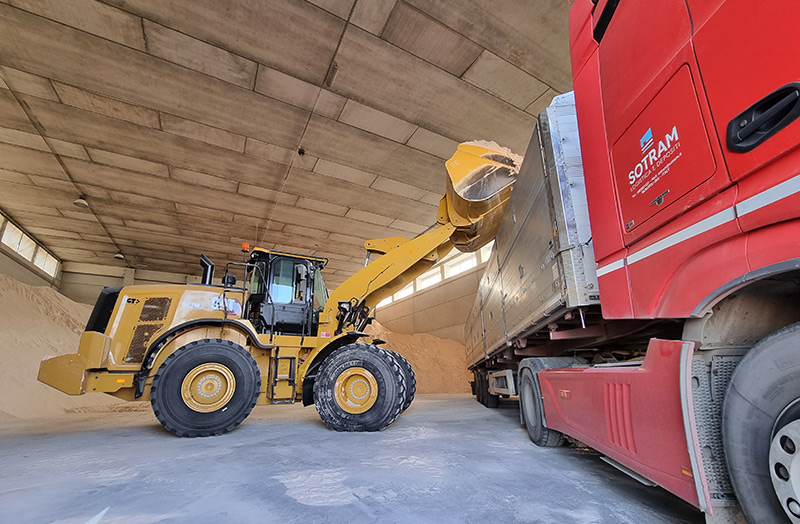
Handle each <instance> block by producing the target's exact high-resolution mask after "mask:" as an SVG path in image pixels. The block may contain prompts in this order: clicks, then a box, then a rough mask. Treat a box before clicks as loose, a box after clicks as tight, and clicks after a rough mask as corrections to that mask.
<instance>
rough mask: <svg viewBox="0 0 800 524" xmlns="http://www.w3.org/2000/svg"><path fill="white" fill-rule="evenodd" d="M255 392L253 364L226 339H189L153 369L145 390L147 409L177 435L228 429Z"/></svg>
mask: <svg viewBox="0 0 800 524" xmlns="http://www.w3.org/2000/svg"><path fill="white" fill-rule="evenodd" d="M260 390H261V373H260V372H259V369H258V364H256V361H255V360H254V359H253V357H252V356H251V355H250V353H248V352H247V350H246V349H244V348H243V347H242V346H240V345H238V344H235V343H234V342H232V341H230V340H223V339H204V340H196V341H194V342H190V343H189V344H186V345H185V346H183V347H181V348H178V349H177V350H176V351H175V352H174V353H172V354H171V355H170V356H169V357H167V359H166V360H165V361H164V363H163V364H161V366H160V367H159V368H158V371H156V374H155V376H154V377H153V384H152V386H151V388H150V404H151V406H152V408H153V413H154V414H155V416H156V418H157V419H158V420H159V422H161V424H162V425H163V426H164V428H165V429H166V430H167V431H169V432H171V433H174V434H175V435H178V436H179V437H208V436H212V435H222V434H223V433H227V432H228V431H231V430H232V429H234V428H235V427H236V426H238V425H239V424H241V422H242V421H243V420H244V419H245V418H247V415H249V414H250V411H252V409H253V406H255V405H256V401H257V400H258V394H259V392H260Z"/></svg>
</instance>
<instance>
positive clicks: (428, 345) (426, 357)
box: [366, 321, 472, 393]
mask: <svg viewBox="0 0 800 524" xmlns="http://www.w3.org/2000/svg"><path fill="white" fill-rule="evenodd" d="M366 332H367V333H369V334H370V335H371V336H373V337H377V338H381V339H383V340H385V341H386V344H384V345H383V347H385V348H387V349H392V350H394V351H397V352H398V353H400V354H401V355H403V356H404V357H406V358H407V359H408V361H409V362H410V363H411V366H412V367H413V368H414V372H415V373H416V374H417V393H469V391H470V389H469V381H470V380H472V373H470V372H469V371H467V353H466V349H465V348H464V344H461V343H459V342H456V341H455V340H450V339H447V338H439V337H437V336H434V335H429V334H427V333H419V334H416V335H406V334H403V333H394V332H392V331H389V330H388V329H386V328H385V327H383V326H382V325H380V324H379V323H378V322H377V321H373V322H372V325H370V326H367V329H366Z"/></svg>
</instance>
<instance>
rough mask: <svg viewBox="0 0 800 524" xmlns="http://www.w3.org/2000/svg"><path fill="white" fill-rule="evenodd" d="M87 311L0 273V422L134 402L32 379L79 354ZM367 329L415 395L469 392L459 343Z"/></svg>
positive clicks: (110, 408)
mask: <svg viewBox="0 0 800 524" xmlns="http://www.w3.org/2000/svg"><path fill="white" fill-rule="evenodd" d="M91 311H92V306H90V305H87V304H80V303H78V302H74V301H72V300H70V299H69V298H67V297H65V296H64V295H62V294H60V293H59V292H58V291H56V290H55V289H52V288H48V287H43V286H29V285H27V284H23V283H22V282H19V281H17V280H14V279H13V278H11V277H9V276H7V275H2V274H0V421H3V420H14V419H30V418H49V417H55V416H59V415H63V414H64V413H67V412H81V411H96V410H97V411H105V410H108V411H117V410H120V409H121V410H124V411H127V409H125V408H124V407H123V405H127V406H126V407H130V408H133V407H134V406H135V405H137V404H139V403H132V404H131V403H123V401H121V400H119V399H116V398H114V397H112V396H110V395H106V394H91V393H90V394H86V395H81V396H70V395H65V394H64V393H62V392H60V391H57V390H55V389H53V388H51V387H50V386H47V385H45V384H42V383H41V382H39V381H38V380H36V377H37V375H38V373H39V362H41V360H42V359H43V358H45V357H46V356H50V355H63V354H65V353H75V352H76V351H77V350H78V342H79V341H80V335H81V332H82V331H83V329H84V327H85V326H86V321H87V320H88V318H89V315H90V313H91ZM369 330H370V334H371V335H373V336H375V337H379V338H382V339H384V340H386V342H387V343H386V346H385V347H387V348H390V349H393V350H395V351H397V352H398V353H401V354H402V355H403V356H405V357H406V358H407V359H408V360H409V362H411V365H412V366H413V367H414V370H415V371H416V374H417V383H418V386H417V392H418V393H422V394H425V393H467V392H469V382H468V381H469V379H470V374H468V372H467V370H466V369H467V363H466V354H465V350H464V345H463V344H460V343H458V342H456V341H453V340H448V339H442V338H439V337H435V336H433V335H429V334H424V333H423V334H416V335H405V334H401V333H393V332H391V331H388V330H386V329H385V328H383V326H380V324H378V323H377V322H375V323H374V324H373V326H370V327H369ZM137 407H138V406H137ZM142 408H144V406H142Z"/></svg>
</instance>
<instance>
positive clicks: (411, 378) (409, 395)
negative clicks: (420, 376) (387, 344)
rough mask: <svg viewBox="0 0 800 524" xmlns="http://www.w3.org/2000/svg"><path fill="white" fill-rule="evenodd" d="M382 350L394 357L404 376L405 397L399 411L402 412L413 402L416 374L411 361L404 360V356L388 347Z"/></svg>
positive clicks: (415, 389)
mask: <svg viewBox="0 0 800 524" xmlns="http://www.w3.org/2000/svg"><path fill="white" fill-rule="evenodd" d="M384 351H386V352H387V353H388V354H389V355H391V356H392V357H393V358H394V359H395V361H396V362H397V364H398V365H399V366H400V369H402V370H403V373H404V374H405V377H406V397H405V400H404V402H403V407H402V408H401V409H400V413H402V412H404V411H405V410H407V409H408V407H409V406H410V405H411V403H412V402H414V396H415V395H416V394H417V375H416V374H415V373H414V368H412V367H411V363H410V362H409V361H408V360H406V357H404V356H403V355H401V354H400V353H398V352H397V351H392V350H390V349H384Z"/></svg>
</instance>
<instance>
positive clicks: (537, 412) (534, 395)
mask: <svg viewBox="0 0 800 524" xmlns="http://www.w3.org/2000/svg"><path fill="white" fill-rule="evenodd" d="M521 374H522V377H521V378H520V381H519V384H520V386H519V390H520V391H519V408H520V409H521V410H522V418H523V420H525V427H526V428H527V429H528V436H529V437H530V439H531V441H532V442H533V443H534V444H536V445H537V446H542V447H545V448H554V447H557V446H560V445H562V444H563V443H564V434H563V433H561V432H560V431H555V430H552V429H548V428H546V427H545V426H544V424H542V419H543V417H542V395H541V393H540V392H539V388H538V387H537V385H536V381H535V380H533V373H531V370H530V369H527V368H526V369H523V370H522V373H521Z"/></svg>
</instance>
